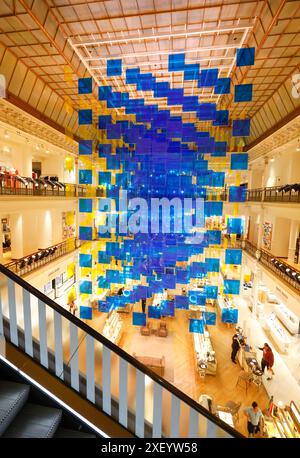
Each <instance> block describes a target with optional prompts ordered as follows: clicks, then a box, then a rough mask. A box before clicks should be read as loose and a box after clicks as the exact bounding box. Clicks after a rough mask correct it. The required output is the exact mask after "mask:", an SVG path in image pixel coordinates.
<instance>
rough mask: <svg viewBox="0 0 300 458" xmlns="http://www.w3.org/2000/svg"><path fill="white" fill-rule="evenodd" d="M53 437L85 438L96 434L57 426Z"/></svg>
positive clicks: (91, 437)
mask: <svg viewBox="0 0 300 458" xmlns="http://www.w3.org/2000/svg"><path fill="white" fill-rule="evenodd" d="M54 437H57V438H63V439H64V438H66V439H67V438H73V437H78V438H82V439H84V438H86V439H95V438H96V435H94V434H90V433H85V432H82V431H76V430H74V429H67V428H58V429H57V431H56V433H55V434H54Z"/></svg>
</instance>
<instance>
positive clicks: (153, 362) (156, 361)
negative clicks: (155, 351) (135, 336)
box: [132, 353, 166, 376]
mask: <svg viewBox="0 0 300 458" xmlns="http://www.w3.org/2000/svg"><path fill="white" fill-rule="evenodd" d="M132 356H133V357H134V358H135V359H137V360H138V361H139V362H140V363H142V364H144V365H145V366H147V367H148V368H149V369H151V370H152V371H153V372H155V373H156V374H158V375H161V376H163V375H164V372H165V365H166V362H165V357H164V356H162V357H161V358H157V357H153V356H137V354H136V353H133V355H132Z"/></svg>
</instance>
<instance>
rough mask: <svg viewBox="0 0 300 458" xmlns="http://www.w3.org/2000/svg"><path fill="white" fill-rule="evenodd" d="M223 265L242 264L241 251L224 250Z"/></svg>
mask: <svg viewBox="0 0 300 458" xmlns="http://www.w3.org/2000/svg"><path fill="white" fill-rule="evenodd" d="M225 264H234V265H241V264H242V250H238V249H230V248H227V249H226V250H225Z"/></svg>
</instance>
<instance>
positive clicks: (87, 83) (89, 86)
mask: <svg viewBox="0 0 300 458" xmlns="http://www.w3.org/2000/svg"><path fill="white" fill-rule="evenodd" d="M92 90H93V79H92V78H78V94H91V93H92Z"/></svg>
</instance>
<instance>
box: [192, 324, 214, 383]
mask: <svg viewBox="0 0 300 458" xmlns="http://www.w3.org/2000/svg"><path fill="white" fill-rule="evenodd" d="M193 342H194V350H195V356H196V364H197V370H198V371H199V372H201V371H205V373H206V374H211V375H215V374H216V371H217V360H216V357H215V352H214V349H213V347H212V344H211V340H210V336H209V333H208V331H204V333H203V334H200V333H193Z"/></svg>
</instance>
